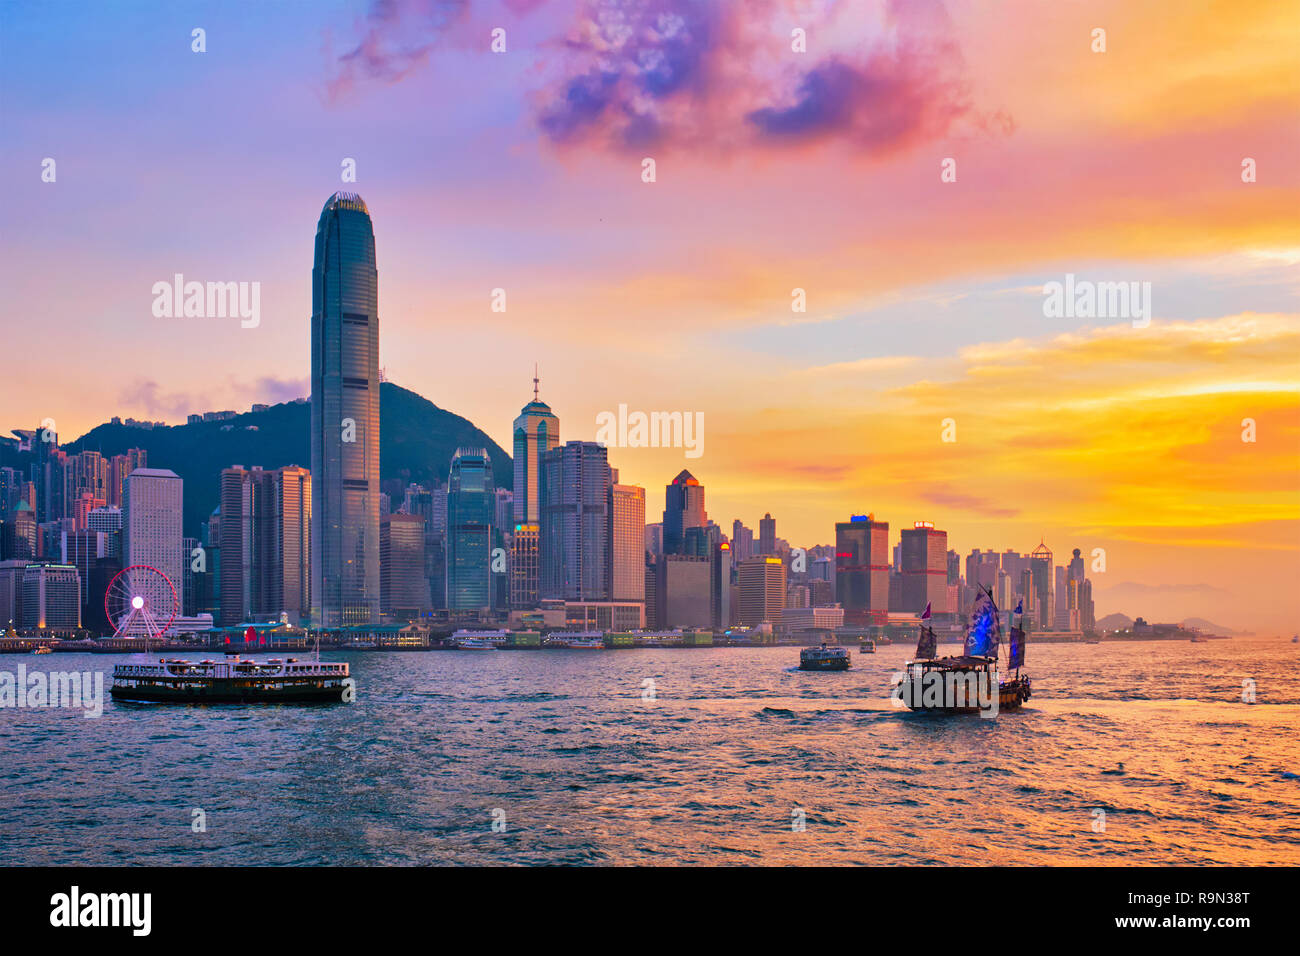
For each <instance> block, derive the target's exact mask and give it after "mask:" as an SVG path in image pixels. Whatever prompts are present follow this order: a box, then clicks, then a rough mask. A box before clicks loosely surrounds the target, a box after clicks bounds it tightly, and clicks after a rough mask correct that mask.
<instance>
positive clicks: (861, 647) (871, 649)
mask: <svg viewBox="0 0 1300 956" xmlns="http://www.w3.org/2000/svg"><path fill="white" fill-rule="evenodd" d="M858 651H859V652H861V653H863V654H874V653H876V642H875V641H869V640H867V639H866V638H865V637H864V638H863V639H862V640H861V641H859V642H858Z"/></svg>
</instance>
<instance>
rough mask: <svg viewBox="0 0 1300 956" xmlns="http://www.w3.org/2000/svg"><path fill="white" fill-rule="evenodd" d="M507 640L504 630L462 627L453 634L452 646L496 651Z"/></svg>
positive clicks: (460, 648) (469, 649)
mask: <svg viewBox="0 0 1300 956" xmlns="http://www.w3.org/2000/svg"><path fill="white" fill-rule="evenodd" d="M505 640H506V632H505V631H502V630H496V631H471V630H469V629H468V628H461V629H460V630H459V631H457V632H456V633H455V634H453V635H452V636H451V644H452V646H453V647H455V648H457V649H458V650H462V651H494V650H496V649H497V648H498V647H499V646H501V645H502V644H504V643H505Z"/></svg>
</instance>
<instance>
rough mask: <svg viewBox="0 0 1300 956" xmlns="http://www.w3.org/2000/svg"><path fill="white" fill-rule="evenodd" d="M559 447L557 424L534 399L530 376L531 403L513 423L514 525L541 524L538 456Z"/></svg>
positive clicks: (535, 393) (548, 410) (535, 390)
mask: <svg viewBox="0 0 1300 956" xmlns="http://www.w3.org/2000/svg"><path fill="white" fill-rule="evenodd" d="M559 444H560V420H559V418H557V417H556V416H555V414H554V413H553V412H552V411H551V406H549V405H547V404H546V403H545V402H543V401H542V400H541V399H540V398H539V397H538V379H537V376H536V373H534V375H533V400H532V401H531V402H529V403H528V404H527V405H525V406H524V407H523V409H522V410H521V411H520V412H519V417H518V418H516V419H515V422H514V466H515V487H514V499H513V502H512V506H513V508H514V518H515V524H540V523H541V520H542V493H541V480H542V456H544V455H545V454H546V453H547V452H549V451H551V449H553V448H556V447H557V446H558V445H559Z"/></svg>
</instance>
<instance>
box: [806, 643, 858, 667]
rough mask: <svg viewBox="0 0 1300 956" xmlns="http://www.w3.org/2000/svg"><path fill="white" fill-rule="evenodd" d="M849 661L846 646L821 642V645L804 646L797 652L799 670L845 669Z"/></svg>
mask: <svg viewBox="0 0 1300 956" xmlns="http://www.w3.org/2000/svg"><path fill="white" fill-rule="evenodd" d="M849 662H850V655H849V649H848V648H847V647H839V646H832V645H828V644H823V645H822V646H821V647H805V648H804V649H803V650H801V651H800V652H799V670H801V671H846V670H848V669H849Z"/></svg>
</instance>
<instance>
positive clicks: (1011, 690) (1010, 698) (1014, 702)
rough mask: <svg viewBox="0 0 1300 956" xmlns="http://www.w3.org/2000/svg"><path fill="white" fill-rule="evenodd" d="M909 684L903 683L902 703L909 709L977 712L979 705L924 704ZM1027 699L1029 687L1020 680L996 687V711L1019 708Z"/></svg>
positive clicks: (943, 712) (932, 712)
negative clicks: (912, 692)
mask: <svg viewBox="0 0 1300 956" xmlns="http://www.w3.org/2000/svg"><path fill="white" fill-rule="evenodd" d="M911 690H912V687H911V685H910V684H909V685H905V686H904V688H903V694H902V697H903V703H905V704H906V705H907V707H908V709H909V710H915V711H922V712H924V713H931V714H978V713H979V712H980V708H979V707H958V706H949V705H946V704H931V705H928V706H927V705H926V704H925V703H924V702H923V700H913V699H912V694H911V693H910V691H911ZM1028 699H1029V688H1028V686H1026V685H1024V684H1022V682H1020V681H1008V682H1007V683H1004V684H1002V686H1001V687H999V688H998V713H1002V712H1003V711H1008V710H1019V709H1020V707H1021V705H1022V704H1023V703H1024V702H1025V701H1026V700H1028Z"/></svg>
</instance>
